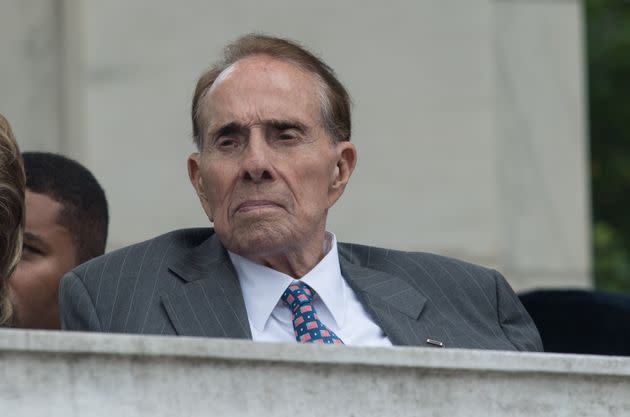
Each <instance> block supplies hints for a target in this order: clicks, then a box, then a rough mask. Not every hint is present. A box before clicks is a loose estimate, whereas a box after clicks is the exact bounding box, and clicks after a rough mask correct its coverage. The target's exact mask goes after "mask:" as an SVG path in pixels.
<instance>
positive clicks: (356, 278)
mask: <svg viewBox="0 0 630 417" xmlns="http://www.w3.org/2000/svg"><path fill="white" fill-rule="evenodd" d="M339 263H340V265H341V273H342V275H343V277H344V278H345V279H346V281H347V282H348V284H349V285H350V287H352V289H353V290H354V292H355V293H356V294H357V296H358V297H359V300H361V301H362V302H363V306H364V307H365V309H366V310H367V311H368V313H369V314H370V315H371V316H372V318H373V319H374V320H375V321H376V323H377V324H378V325H379V326H380V327H381V329H382V330H383V331H384V332H385V334H386V335H387V337H389V339H390V340H391V342H392V343H393V344H395V345H413V346H423V345H425V344H426V340H427V338H429V336H428V335H427V333H426V331H423V327H424V326H420V325H419V321H418V318H419V317H420V315H421V313H422V310H423V309H424V307H425V304H426V302H427V298H426V297H425V296H423V295H422V294H420V292H419V291H418V290H416V289H415V288H413V287H412V286H411V285H409V284H408V283H407V282H405V281H404V280H402V279H400V278H398V277H396V276H393V275H391V274H388V273H385V272H382V271H378V270H376V269H371V268H368V267H364V266H359V265H356V264H353V263H352V262H350V261H349V260H347V259H346V258H344V256H343V255H342V254H341V253H340V256H339Z"/></svg>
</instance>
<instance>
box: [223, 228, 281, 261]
mask: <svg viewBox="0 0 630 417" xmlns="http://www.w3.org/2000/svg"><path fill="white" fill-rule="evenodd" d="M292 238H293V236H292V234H291V233H289V232H288V228H287V227H282V226H281V225H280V224H279V222H278V221H277V220H276V221H274V222H257V223H254V224H250V225H248V226H247V227H239V228H235V229H234V230H233V231H232V233H231V236H230V237H229V238H228V239H223V237H222V236H221V233H219V239H221V242H222V243H223V245H224V246H225V247H226V248H227V249H228V250H230V251H232V252H234V253H238V254H239V255H242V256H265V255H271V254H273V253H277V252H278V251H282V250H283V249H284V248H286V247H287V246H290V244H291V242H292Z"/></svg>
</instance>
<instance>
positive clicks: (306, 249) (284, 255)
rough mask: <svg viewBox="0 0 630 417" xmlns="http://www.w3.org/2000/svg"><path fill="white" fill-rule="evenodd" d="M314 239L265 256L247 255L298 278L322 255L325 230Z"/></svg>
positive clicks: (323, 254) (257, 261)
mask: <svg viewBox="0 0 630 417" xmlns="http://www.w3.org/2000/svg"><path fill="white" fill-rule="evenodd" d="M318 235H319V236H318V237H317V238H316V239H311V241H310V242H309V243H308V244H306V245H303V246H298V247H292V248H287V249H285V250H283V251H282V252H279V253H274V254H269V255H265V256H255V257H247V258H249V259H250V260H251V261H253V262H256V263H258V264H261V265H265V266H266V267H268V268H271V269H275V270H276V271H278V272H282V273H283V274H286V275H289V276H291V277H293V278H296V279H300V278H302V277H303V276H304V275H306V274H307V273H308V272H309V271H311V270H312V269H313V268H314V267H315V265H317V264H318V263H319V261H321V260H322V259H323V258H324V256H325V255H326V254H325V253H324V241H325V239H326V232H325V231H322V232H321V233H318Z"/></svg>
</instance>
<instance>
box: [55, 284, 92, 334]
mask: <svg viewBox="0 0 630 417" xmlns="http://www.w3.org/2000/svg"><path fill="white" fill-rule="evenodd" d="M59 318H60V321H61V328H62V329H63V330H78V331H86V332H99V331H102V328H101V323H100V321H99V318H98V315H97V314H96V308H95V307H94V302H93V301H92V297H90V294H89V293H88V291H87V289H86V288H85V285H84V284H83V281H81V278H79V276H78V275H77V274H75V273H74V272H68V273H67V274H66V275H65V276H64V277H63V278H62V279H61V283H60V285H59Z"/></svg>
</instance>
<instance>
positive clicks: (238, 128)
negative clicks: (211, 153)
mask: <svg viewBox="0 0 630 417" xmlns="http://www.w3.org/2000/svg"><path fill="white" fill-rule="evenodd" d="M262 124H263V125H265V126H268V127H272V128H274V129H276V130H288V129H295V130H298V131H300V132H301V133H305V132H306V131H308V128H307V127H306V125H304V124H303V123H301V122H298V121H297V120H284V119H268V120H264V121H263V122H262ZM248 129H249V126H247V125H244V124H241V123H238V122H230V123H227V124H225V125H223V126H219V127H218V128H216V129H214V130H211V131H210V138H212V139H213V140H215V139H216V138H219V137H221V136H226V135H231V134H234V133H237V132H243V131H245V130H248Z"/></svg>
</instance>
